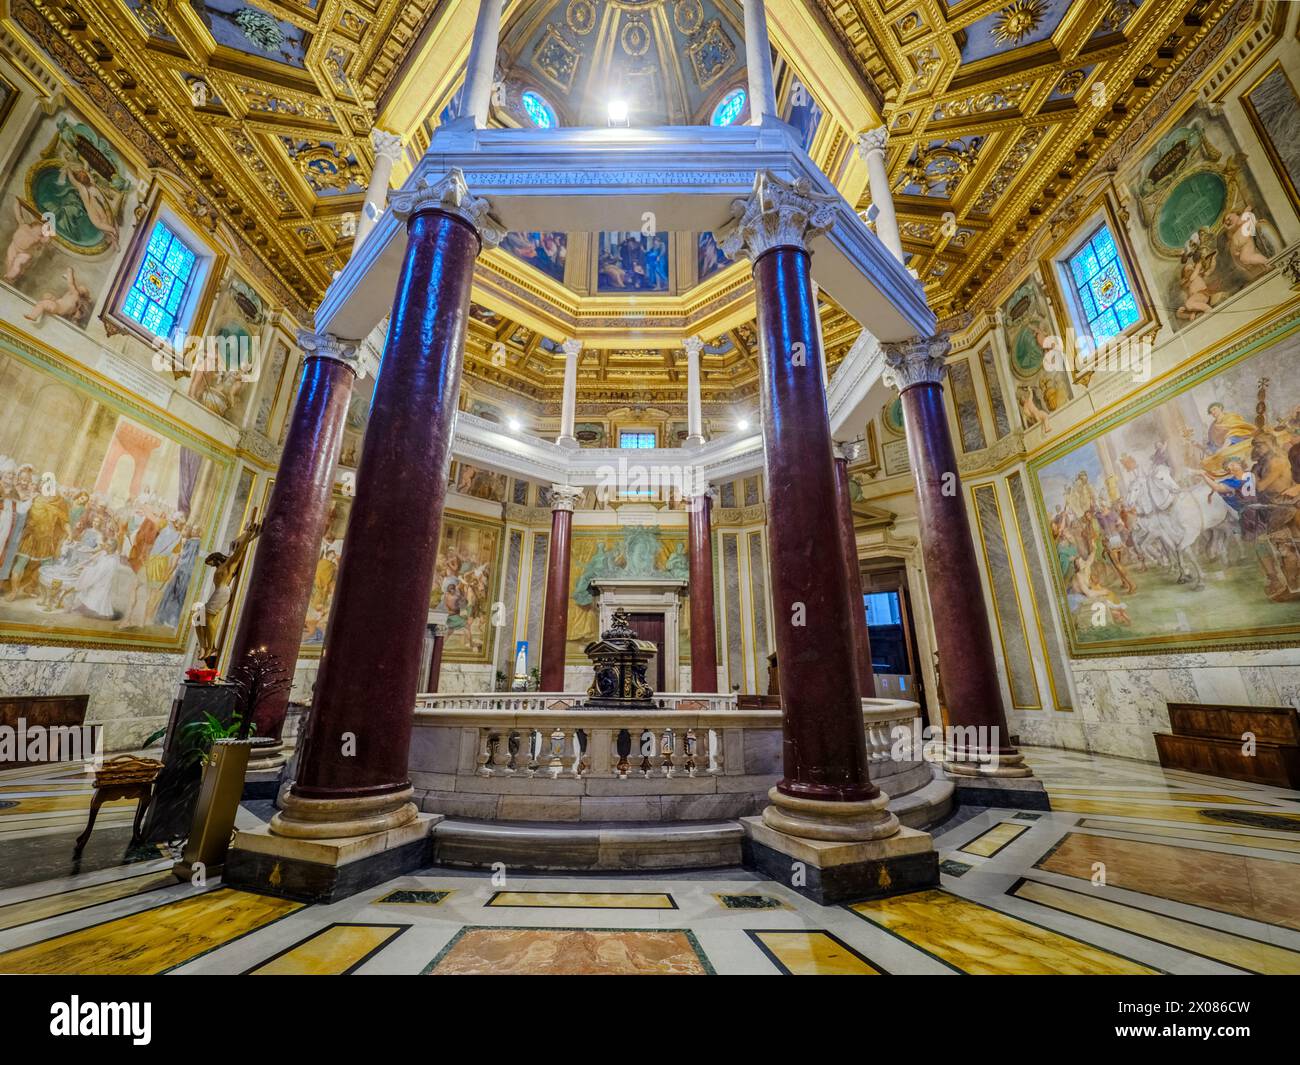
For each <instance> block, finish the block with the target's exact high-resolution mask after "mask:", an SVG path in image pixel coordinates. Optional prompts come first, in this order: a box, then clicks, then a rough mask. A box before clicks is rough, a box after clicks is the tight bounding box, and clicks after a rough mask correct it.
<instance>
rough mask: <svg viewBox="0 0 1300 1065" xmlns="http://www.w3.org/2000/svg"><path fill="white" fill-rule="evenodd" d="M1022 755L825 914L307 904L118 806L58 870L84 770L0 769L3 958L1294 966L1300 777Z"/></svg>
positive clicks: (216, 968) (653, 883)
mask: <svg viewBox="0 0 1300 1065" xmlns="http://www.w3.org/2000/svg"><path fill="white" fill-rule="evenodd" d="M1027 753H1028V755H1029V760H1030V762H1031V763H1032V765H1033V766H1034V769H1035V771H1036V772H1037V773H1038V775H1039V776H1040V777H1041V778H1042V779H1043V780H1044V781H1045V783H1046V784H1047V785H1048V790H1049V792H1050V794H1051V798H1052V805H1053V811H1052V812H1051V813H1043V814H1037V813H1025V812H1016V811H1011V810H997V809H990V810H983V811H980V812H978V813H974V814H973V815H972V814H971V813H970V811H963V812H962V814H961V815H959V816H958V817H957V818H954V819H953V820H952V821H951V822H950V823H949V824H948V826H945V827H941V828H940V829H939V830H938V831H937V832H936V841H937V844H938V847H939V851H940V860H941V869H942V883H941V885H940V887H938V888H936V889H933V890H930V891H924V892H919V893H916V894H912V895H906V896H900V897H897V898H893V899H885V900H882V901H878V902H869V903H859V904H856V905H852V906H832V907H824V906H818V905H816V904H814V903H811V902H809V901H807V900H806V899H803V898H802V897H801V896H799V895H798V894H796V893H795V892H794V891H792V890H790V889H789V888H787V887H785V886H784V885H782V884H778V883H774V882H772V881H768V880H764V879H761V878H759V877H757V876H756V875H754V874H752V873H749V872H746V871H744V870H718V871H709V872H702V873H695V874H677V875H660V876H654V877H641V876H637V877H613V876H610V877H569V876H560V877H543V876H535V875H527V874H520V875H519V876H515V877H508V879H507V881H506V882H505V883H493V882H492V879H491V878H490V877H489V876H487V875H477V874H473V875H471V874H457V873H453V872H450V871H447V870H430V871H428V873H427V875H417V876H408V877H403V878H401V879H398V880H394V881H392V882H390V883H387V884H384V885H382V886H380V887H376V888H373V889H371V890H369V891H365V892H362V893H361V894H359V895H356V896H354V897H353V898H350V899H346V900H344V901H342V902H339V903H336V904H333V905H329V906H320V905H317V906H304V905H301V904H299V903H294V902H286V901H284V900H279V899H271V898H265V897H260V896H256V895H249V894H243V893H239V892H235V891H232V890H230V889H227V888H223V887H222V886H221V885H220V884H219V883H214V884H209V885H207V886H206V887H203V888H199V887H194V886H192V885H190V884H188V883H178V882H176V881H175V880H173V879H172V878H171V876H170V873H169V872H168V870H169V868H170V861H169V860H168V859H166V858H164V857H162V856H160V855H155V854H152V853H150V852H148V851H147V850H145V851H143V852H140V851H137V852H133V853H132V854H131V855H130V856H129V857H130V858H132V859H133V860H131V861H129V862H126V863H122V861H121V858H122V856H123V849H124V840H123V839H122V838H119V837H120V836H121V833H123V832H124V831H125V832H126V834H127V835H129V819H130V816H131V813H132V810H133V807H132V806H131V805H130V804H123V805H122V806H120V807H105V809H104V810H103V811H102V813H101V816H100V826H101V827H99V828H97V829H96V832H95V836H94V837H93V838H92V841H91V845H90V847H88V848H87V854H88V855H89V854H90V853H91V852H92V848H94V847H95V846H96V843H97V840H98V839H100V838H101V837H102V838H103V839H104V841H105V842H104V844H103V845H102V847H101V850H100V852H99V855H100V857H99V859H98V860H97V861H95V862H91V863H90V864H89V866H86V865H84V864H83V866H82V867H76V868H72V867H70V866H69V861H68V855H69V852H70V850H71V840H72V837H73V836H75V835H76V833H77V832H79V831H80V830H81V827H82V825H84V816H85V808H86V806H87V805H88V803H89V788H88V787H86V786H85V778H84V775H82V774H79V772H78V771H77V770H75V769H73V770H57V771H53V772H51V771H37V772H31V771H23V770H19V771H15V772H12V773H5V774H0V972H3V973H68V972H72V973H162V972H170V973H178V974H190V973H251V974H256V975H265V974H344V973H357V974H373V973H409V974H428V975H435V976H437V975H448V974H466V973H501V972H515V973H611V974H612V973H664V974H677V975H707V974H711V973H756V974H769V975H780V974H821V975H888V974H908V973H935V974H957V973H977V974H984V973H988V974H999V973H1034V974H1055V973H1070V974H1074V973H1086V974H1106V973H1123V974H1159V973H1172V974H1181V973H1204V974H1212V973H1264V974H1274V973H1291V974H1297V973H1300V793H1297V792H1294V791H1286V790H1283V789H1279V788H1271V787H1265V786H1262V785H1255V784H1244V783H1239V782H1235V781H1227V780H1221V779H1215V778H1210V777H1203V776H1197V775H1195V774H1191V773H1182V772H1172V771H1165V770H1162V769H1160V768H1159V767H1158V766H1148V765H1143V764H1140V763H1134V762H1126V761H1122V760H1118V759H1108V758H1103V757H1097V756H1089V755H1084V754H1077V753H1073V752H1063V751H1055V750H1050V751H1049V750H1034V749H1031V750H1030V751H1028V752H1027ZM55 799H58V800H61V801H52V800H55ZM8 802H13V803H15V805H13V806H6V805H5V803H8ZM258 808H259V807H258V806H256V805H254V806H253V807H252V809H258ZM241 819H242V820H243V821H244V822H245V823H247V822H249V821H251V820H254V819H255V818H254V814H253V813H252V812H251V810H250V809H245V810H243V811H241ZM111 834H116V835H111ZM100 862H102V863H104V864H99V863H100ZM20 863H26V871H19V870H17V869H16V866H17V865H19V864H20ZM33 869H35V870H37V872H38V873H39V872H40V871H41V870H50V872H49V875H43V876H41V877H40V878H39V879H36V880H33V873H32V870H33ZM24 880H31V881H32V882H24Z"/></svg>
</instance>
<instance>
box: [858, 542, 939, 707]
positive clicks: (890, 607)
mask: <svg viewBox="0 0 1300 1065" xmlns="http://www.w3.org/2000/svg"><path fill="white" fill-rule="evenodd" d="M862 592H863V599H864V604H863V605H864V606H865V607H866V610H867V633H868V635H869V637H870V639H871V658H872V663H871V666H872V672H873V673H875V675H876V694H877V695H881V696H886V697H891V698H902V699H913V700H915V701H916V702H918V703H920V704H921V708H922V711H923V712H925V713H926V714H927V715H928V707H927V705H926V691H925V674H924V673H922V671H921V664H920V662H919V661H918V660H917V653H916V624H915V622H914V620H913V618H912V603H911V597H910V595H909V590H908V586H907V568H906V566H905V565H904V564H903V560H902V559H896V558H875V559H870V560H867V561H864V562H863V563H862Z"/></svg>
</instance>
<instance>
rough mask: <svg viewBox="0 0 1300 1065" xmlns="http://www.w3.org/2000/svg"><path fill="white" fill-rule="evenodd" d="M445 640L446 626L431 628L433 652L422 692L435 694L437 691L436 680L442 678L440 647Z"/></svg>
mask: <svg viewBox="0 0 1300 1065" xmlns="http://www.w3.org/2000/svg"><path fill="white" fill-rule="evenodd" d="M446 639H447V626H446V625H434V626H433V651H432V652H431V653H430V655H429V676H428V679H427V680H426V682H425V685H424V690H425V691H427V692H436V691H437V690H438V679H439V678H440V677H441V676H442V645H443V643H444V642H445V641H446Z"/></svg>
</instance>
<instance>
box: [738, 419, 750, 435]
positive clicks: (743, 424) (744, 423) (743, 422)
mask: <svg viewBox="0 0 1300 1065" xmlns="http://www.w3.org/2000/svg"><path fill="white" fill-rule="evenodd" d="M736 428H737V429H739V430H740V431H741V432H742V433H743V432H744V431H745V430H746V429H748V428H749V419H748V418H741V419H740V421H738V422H736Z"/></svg>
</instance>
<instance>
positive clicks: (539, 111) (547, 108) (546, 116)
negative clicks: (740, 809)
mask: <svg viewBox="0 0 1300 1065" xmlns="http://www.w3.org/2000/svg"><path fill="white" fill-rule="evenodd" d="M520 101H521V102H522V103H523V105H524V110H525V111H527V112H528V117H529V119H531V120H532V123H533V125H534V126H536V127H537V128H538V129H555V128H556V127H557V126H559V124H560V122H559V119H557V118H556V117H555V111H554V109H553V108H552V107H551V105H550V104H548V103H547V102H546V100H545V99H544V98H543V97H542V94H541V93H538V92H533V91H532V90H531V89H530V90H528V92H526V93H524V94H523V96H521V97H520Z"/></svg>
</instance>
